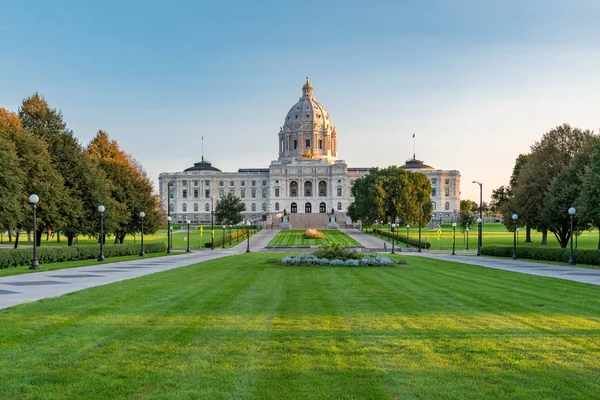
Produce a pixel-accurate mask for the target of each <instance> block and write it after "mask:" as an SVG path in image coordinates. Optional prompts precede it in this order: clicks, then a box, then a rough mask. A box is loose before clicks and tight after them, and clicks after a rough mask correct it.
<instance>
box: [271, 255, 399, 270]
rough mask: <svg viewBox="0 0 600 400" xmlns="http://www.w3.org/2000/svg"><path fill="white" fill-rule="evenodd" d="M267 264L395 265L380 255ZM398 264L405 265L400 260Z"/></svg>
mask: <svg viewBox="0 0 600 400" xmlns="http://www.w3.org/2000/svg"><path fill="white" fill-rule="evenodd" d="M269 262H271V263H274V264H283V265H304V266H317V265H322V266H330V267H360V266H363V267H392V266H394V265H395V264H396V262H394V260H392V259H389V258H387V257H382V256H380V255H374V256H371V255H368V256H362V257H359V258H349V259H347V260H341V259H328V258H319V257H317V256H315V255H313V254H301V255H299V256H287V257H283V258H281V259H279V258H275V259H270V260H269ZM398 263H399V264H403V263H405V261H404V260H400V261H399V262H398Z"/></svg>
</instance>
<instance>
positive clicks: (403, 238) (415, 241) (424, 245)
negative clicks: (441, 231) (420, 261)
mask: <svg viewBox="0 0 600 400" xmlns="http://www.w3.org/2000/svg"><path fill="white" fill-rule="evenodd" d="M373 232H375V233H376V234H378V235H383V236H385V237H389V238H394V239H396V240H397V241H399V242H404V243H406V242H407V240H408V244H409V245H411V246H415V247H419V239H414V238H407V237H406V235H400V234H398V233H392V232H387V231H382V230H381V229H373ZM430 247H431V243H429V242H426V241H424V240H421V248H422V249H428V248H430Z"/></svg>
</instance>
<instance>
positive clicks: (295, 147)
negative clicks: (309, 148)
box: [294, 139, 298, 150]
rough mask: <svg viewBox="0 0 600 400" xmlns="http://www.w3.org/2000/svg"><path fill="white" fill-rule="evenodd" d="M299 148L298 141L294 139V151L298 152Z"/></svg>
mask: <svg viewBox="0 0 600 400" xmlns="http://www.w3.org/2000/svg"><path fill="white" fill-rule="evenodd" d="M297 148H298V141H297V140H296V139H294V150H296V149H297Z"/></svg>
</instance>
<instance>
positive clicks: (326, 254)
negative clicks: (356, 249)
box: [314, 243, 361, 260]
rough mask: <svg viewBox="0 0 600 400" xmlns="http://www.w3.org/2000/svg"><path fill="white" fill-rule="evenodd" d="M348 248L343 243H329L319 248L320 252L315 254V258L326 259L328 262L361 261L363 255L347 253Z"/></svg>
mask: <svg viewBox="0 0 600 400" xmlns="http://www.w3.org/2000/svg"><path fill="white" fill-rule="evenodd" d="M347 249H348V246H347V245H345V244H342V243H328V244H324V245H321V246H319V250H318V251H317V252H315V253H314V254H315V257H317V258H326V259H328V260H335V259H337V260H350V259H359V258H361V254H359V253H351V252H349V251H347Z"/></svg>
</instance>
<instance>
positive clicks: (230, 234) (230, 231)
mask: <svg viewBox="0 0 600 400" xmlns="http://www.w3.org/2000/svg"><path fill="white" fill-rule="evenodd" d="M231 227H232V226H231V224H229V245H230V246H231Z"/></svg>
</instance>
